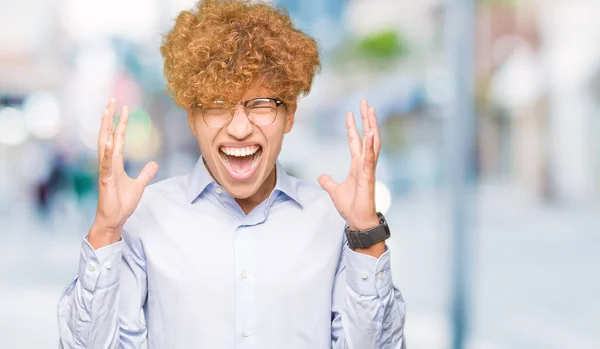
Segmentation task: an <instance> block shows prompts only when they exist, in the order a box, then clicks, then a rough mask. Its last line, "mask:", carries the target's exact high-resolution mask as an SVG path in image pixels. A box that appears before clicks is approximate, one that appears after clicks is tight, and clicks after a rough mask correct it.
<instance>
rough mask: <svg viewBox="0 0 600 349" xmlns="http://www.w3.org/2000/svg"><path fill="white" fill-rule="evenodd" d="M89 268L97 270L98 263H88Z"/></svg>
mask: <svg viewBox="0 0 600 349" xmlns="http://www.w3.org/2000/svg"><path fill="white" fill-rule="evenodd" d="M88 270H89V271H94V270H96V264H94V263H90V264H88Z"/></svg>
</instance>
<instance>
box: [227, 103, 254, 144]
mask: <svg viewBox="0 0 600 349" xmlns="http://www.w3.org/2000/svg"><path fill="white" fill-rule="evenodd" d="M227 133H229V134H230V135H231V136H232V137H235V138H237V139H244V138H246V137H248V136H249V135H250V134H251V133H252V123H251V122H250V120H249V119H248V116H247V115H246V111H245V110H244V108H243V107H242V106H241V105H238V106H237V107H236V109H235V112H234V113H233V119H231V122H230V123H229V125H227Z"/></svg>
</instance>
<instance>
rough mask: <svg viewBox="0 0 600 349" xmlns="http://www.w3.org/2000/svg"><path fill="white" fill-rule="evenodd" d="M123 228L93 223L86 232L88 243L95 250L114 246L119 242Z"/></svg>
mask: <svg viewBox="0 0 600 349" xmlns="http://www.w3.org/2000/svg"><path fill="white" fill-rule="evenodd" d="M122 230H123V227H120V226H119V227H109V226H107V225H104V224H102V223H98V222H94V224H92V227H91V228H90V231H89V232H88V242H89V243H90V245H91V246H92V247H93V248H94V250H97V249H99V248H102V247H104V246H108V245H111V244H114V243H115V242H118V241H119V240H121V231H122Z"/></svg>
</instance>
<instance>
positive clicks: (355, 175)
mask: <svg viewBox="0 0 600 349" xmlns="http://www.w3.org/2000/svg"><path fill="white" fill-rule="evenodd" d="M360 114H361V117H362V124H363V132H364V133H363V139H362V141H361V137H360V135H359V133H358V130H357V129H356V123H355V121H354V114H353V113H351V112H350V113H348V114H347V115H346V128H347V130H348V142H349V143H350V154H351V155H352V163H351V166H350V171H349V173H348V177H346V179H345V180H344V182H342V183H340V184H338V183H335V182H334V181H333V179H331V177H330V176H329V175H321V176H320V177H319V184H320V185H321V187H323V189H325V190H326V191H327V193H329V196H331V200H332V201H333V204H334V205H335V207H336V209H337V210H338V212H339V213H340V215H341V216H342V217H343V218H344V219H345V220H346V223H347V224H348V225H349V226H350V228H351V229H354V230H366V229H369V228H372V227H374V226H376V225H378V224H379V219H378V218H377V212H376V211H375V167H376V165H377V159H378V157H379V150H380V148H381V141H380V138H379V129H378V128H377V120H376V117H375V109H374V108H373V107H370V106H369V105H368V103H367V100H366V99H363V100H361V102H360Z"/></svg>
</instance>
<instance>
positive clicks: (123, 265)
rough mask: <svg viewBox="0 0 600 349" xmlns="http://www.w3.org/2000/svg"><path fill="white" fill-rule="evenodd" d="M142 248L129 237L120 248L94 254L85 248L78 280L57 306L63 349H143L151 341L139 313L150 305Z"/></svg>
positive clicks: (84, 243)
mask: <svg viewBox="0 0 600 349" xmlns="http://www.w3.org/2000/svg"><path fill="white" fill-rule="evenodd" d="M146 292H147V280H146V263H145V257H144V254H143V250H142V248H141V243H140V242H139V241H136V240H135V239H133V238H132V237H131V236H129V235H128V234H126V232H125V231H124V232H123V234H122V239H121V240H120V241H119V242H116V243H114V244H111V245H109V246H105V247H103V248H100V249H98V250H94V249H93V248H92V246H91V245H90V243H89V242H88V239H87V235H86V236H85V237H84V238H83V241H82V243H81V253H80V258H79V268H78V272H77V276H76V277H75V278H74V279H73V281H72V282H71V283H70V284H69V285H68V286H67V287H66V289H65V290H64V292H63V294H62V296H61V298H60V300H59V303H58V327H59V337H60V341H59V342H60V346H59V347H60V348H64V349H71V348H72V349H75V348H78V349H79V348H82V349H83V348H85V349H95V348H103V349H106V348H112V349H116V348H122V349H130V348H136V349H137V348H139V347H140V346H141V344H142V343H143V341H144V340H145V338H146V327H145V326H144V325H143V324H142V323H141V321H140V320H141V319H140V313H141V308H142V305H143V303H144V302H145V299H146Z"/></svg>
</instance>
